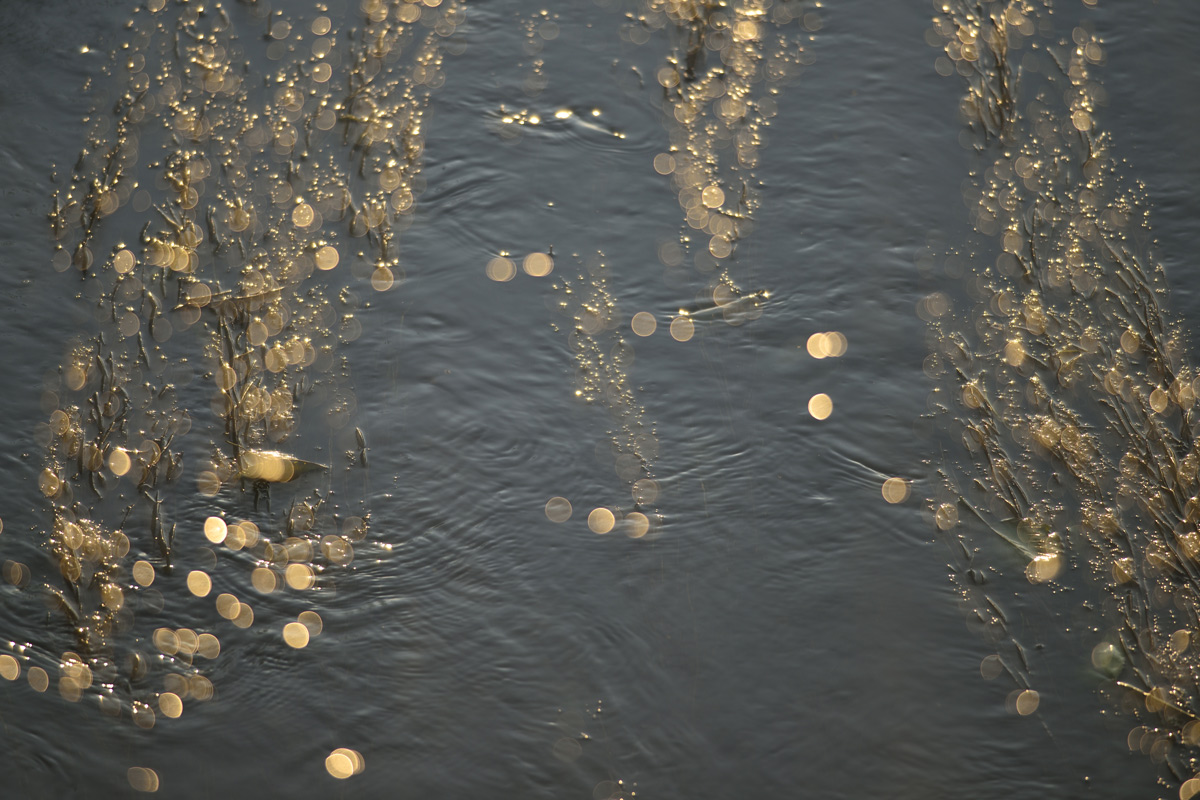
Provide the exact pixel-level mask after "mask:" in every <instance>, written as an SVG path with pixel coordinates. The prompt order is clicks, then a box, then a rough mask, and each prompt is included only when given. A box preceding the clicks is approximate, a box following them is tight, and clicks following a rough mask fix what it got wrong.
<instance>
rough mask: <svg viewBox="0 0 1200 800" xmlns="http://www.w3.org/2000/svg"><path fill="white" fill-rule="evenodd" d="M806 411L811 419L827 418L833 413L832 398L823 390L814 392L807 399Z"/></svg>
mask: <svg viewBox="0 0 1200 800" xmlns="http://www.w3.org/2000/svg"><path fill="white" fill-rule="evenodd" d="M808 413H809V415H811V416H812V418H813V419H829V415H830V414H832V413H833V400H832V399H831V398H830V397H829V395H827V394H825V393H824V392H822V393H820V394H814V395H813V396H812V397H811V398H810V399H809V401H808Z"/></svg>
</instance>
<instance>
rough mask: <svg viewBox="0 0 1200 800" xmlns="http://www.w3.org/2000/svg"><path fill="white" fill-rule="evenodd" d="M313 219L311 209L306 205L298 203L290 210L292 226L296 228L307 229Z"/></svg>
mask: <svg viewBox="0 0 1200 800" xmlns="http://www.w3.org/2000/svg"><path fill="white" fill-rule="evenodd" d="M313 219H315V215H314V214H313V207H312V206H310V205H309V204H308V203H299V204H297V205H296V207H295V208H293V209H292V224H293V225H295V226H296V227H297V228H307V227H308V226H309V225H312V223H313Z"/></svg>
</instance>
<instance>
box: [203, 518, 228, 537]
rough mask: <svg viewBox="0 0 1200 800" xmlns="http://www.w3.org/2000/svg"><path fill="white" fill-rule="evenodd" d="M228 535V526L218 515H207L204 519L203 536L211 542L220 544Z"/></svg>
mask: <svg viewBox="0 0 1200 800" xmlns="http://www.w3.org/2000/svg"><path fill="white" fill-rule="evenodd" d="M228 535H229V527H228V526H227V525H226V524H225V520H223V519H221V518H220V517H209V518H208V519H206V520H204V538H205V539H208V540H209V541H210V542H212V543H213V544H220V543H221V542H223V541H225V537H226V536H228Z"/></svg>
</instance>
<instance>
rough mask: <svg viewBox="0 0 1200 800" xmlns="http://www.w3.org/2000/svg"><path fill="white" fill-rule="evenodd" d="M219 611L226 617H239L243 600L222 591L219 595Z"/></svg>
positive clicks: (230, 618) (217, 603)
mask: <svg viewBox="0 0 1200 800" xmlns="http://www.w3.org/2000/svg"><path fill="white" fill-rule="evenodd" d="M216 606H217V613H218V614H220V615H221V616H222V617H224V618H225V619H229V620H232V619H235V618H237V615H238V612H239V611H240V610H241V606H242V604H241V602H240V601H239V600H238V599H237V598H236V597H234V596H233V595H231V594H227V593H222V594H219V595H217V602H216Z"/></svg>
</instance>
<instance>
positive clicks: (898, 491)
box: [883, 478, 908, 503]
mask: <svg viewBox="0 0 1200 800" xmlns="http://www.w3.org/2000/svg"><path fill="white" fill-rule="evenodd" d="M883 499H884V500H886V501H888V502H889V503H903V502H904V501H905V500H907V499H908V481H906V480H904V479H903V478H888V479H887V480H886V481H884V482H883Z"/></svg>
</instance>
